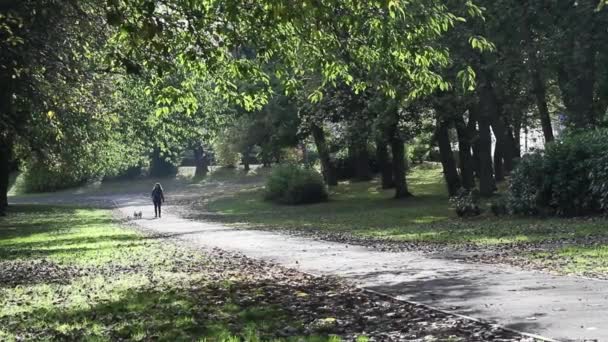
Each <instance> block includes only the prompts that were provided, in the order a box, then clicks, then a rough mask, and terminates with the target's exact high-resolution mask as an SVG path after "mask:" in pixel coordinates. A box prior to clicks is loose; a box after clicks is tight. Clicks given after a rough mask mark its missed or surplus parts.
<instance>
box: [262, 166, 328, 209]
mask: <svg viewBox="0 0 608 342" xmlns="http://www.w3.org/2000/svg"><path fill="white" fill-rule="evenodd" d="M327 197H328V192H327V187H326V186H325V183H324V182H323V177H322V176H321V175H320V174H319V173H318V172H317V171H315V170H313V169H309V168H304V167H301V166H297V165H280V166H278V167H276V168H274V169H273V171H272V173H271V174H270V176H269V177H268V180H267V182H266V193H265V198H266V199H267V200H270V201H274V202H277V203H283V204H292V205H295V204H308V203H317V202H323V201H326V200H327Z"/></svg>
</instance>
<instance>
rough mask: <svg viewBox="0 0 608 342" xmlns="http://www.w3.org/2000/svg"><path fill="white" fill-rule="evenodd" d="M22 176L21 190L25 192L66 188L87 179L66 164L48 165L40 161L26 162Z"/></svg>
mask: <svg viewBox="0 0 608 342" xmlns="http://www.w3.org/2000/svg"><path fill="white" fill-rule="evenodd" d="M22 176H23V187H24V189H23V190H24V191H25V192H27V193H33V192H50V191H56V190H61V189H67V188H70V187H74V186H78V185H81V184H83V183H84V182H86V181H87V180H88V177H87V175H78V174H75V173H74V172H72V171H71V170H70V169H69V166H67V165H62V164H54V165H48V164H45V163H42V162H30V163H28V164H27V166H26V168H25V170H24V172H23V174H22Z"/></svg>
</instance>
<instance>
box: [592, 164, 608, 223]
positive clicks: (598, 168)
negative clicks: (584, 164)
mask: <svg viewBox="0 0 608 342" xmlns="http://www.w3.org/2000/svg"><path fill="white" fill-rule="evenodd" d="M589 179H590V181H591V194H592V195H593V200H594V201H596V203H597V205H598V207H599V209H600V210H602V211H604V212H605V211H607V210H608V155H604V156H601V157H599V158H596V159H595V160H594V161H593V164H592V165H591V168H590V172H589Z"/></svg>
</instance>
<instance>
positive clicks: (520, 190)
mask: <svg viewBox="0 0 608 342" xmlns="http://www.w3.org/2000/svg"><path fill="white" fill-rule="evenodd" d="M543 163H544V158H543V155H541V154H540V153H538V152H535V153H531V154H528V155H525V156H524V157H523V158H521V160H520V161H519V163H518V165H517V167H516V168H515V170H513V172H512V173H511V182H510V186H509V194H508V195H507V200H506V201H507V207H508V209H509V211H511V212H513V213H514V214H521V215H535V214H537V213H538V209H539V208H538V207H539V205H541V203H540V201H541V197H542V196H541V193H542V188H543V174H544V172H545V170H544V168H543Z"/></svg>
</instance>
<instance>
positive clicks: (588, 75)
mask: <svg viewBox="0 0 608 342" xmlns="http://www.w3.org/2000/svg"><path fill="white" fill-rule="evenodd" d="M588 19H589V20H590V22H589V23H588V26H589V30H588V31H584V32H578V33H577V34H576V35H575V34H571V36H570V37H566V38H564V46H563V48H562V51H563V54H562V58H561V60H560V61H559V63H558V65H557V76H558V77H557V79H558V85H559V88H560V91H561V94H562V100H563V102H564V105H565V106H566V110H567V111H568V121H569V122H570V123H572V124H573V125H574V126H575V127H576V128H588V127H594V126H595V125H596V124H597V121H598V118H599V116H600V115H603V114H604V113H596V112H595V111H596V106H595V104H594V90H595V81H596V76H595V69H596V64H597V63H596V62H595V55H596V54H595V52H596V47H595V44H594V35H595V34H594V29H593V26H594V25H593V22H592V18H588Z"/></svg>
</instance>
